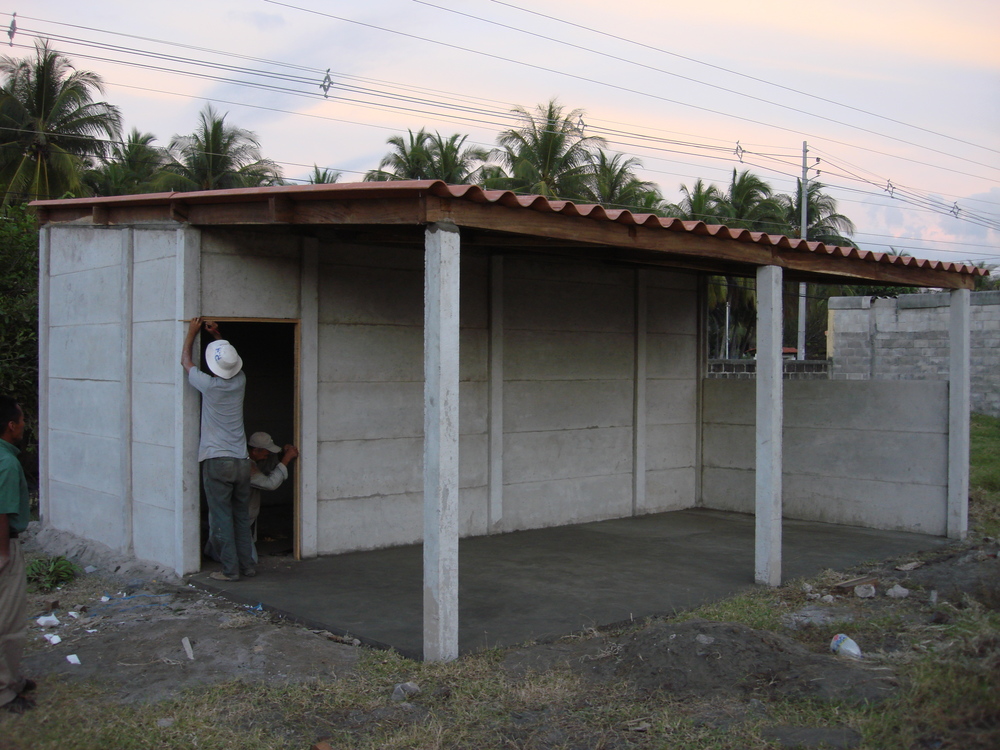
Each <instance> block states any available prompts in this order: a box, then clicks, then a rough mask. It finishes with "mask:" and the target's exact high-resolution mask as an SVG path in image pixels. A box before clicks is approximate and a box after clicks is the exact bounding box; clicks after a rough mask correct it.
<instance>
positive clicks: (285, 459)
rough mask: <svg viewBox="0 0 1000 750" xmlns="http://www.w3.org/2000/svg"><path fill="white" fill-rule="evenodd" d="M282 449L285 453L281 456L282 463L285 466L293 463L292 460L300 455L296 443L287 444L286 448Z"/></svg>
mask: <svg viewBox="0 0 1000 750" xmlns="http://www.w3.org/2000/svg"><path fill="white" fill-rule="evenodd" d="M282 451H283V453H282V456H281V463H283V464H284V465H285V466H288V464H289V463H291V461H292V460H293V459H295V458H297V457H298V455H299V449H298V448H296V447H295V446H294V445H286V446H285V447H284V448H282Z"/></svg>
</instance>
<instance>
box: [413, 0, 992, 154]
mask: <svg viewBox="0 0 1000 750" xmlns="http://www.w3.org/2000/svg"><path fill="white" fill-rule="evenodd" d="M415 1H416V2H423V0H415ZM489 1H490V2H492V3H495V4H497V5H503V6H506V7H508V8H513V9H514V10H518V11H521V12H522V13H529V14H531V15H533V16H537V17H540V18H546V19H548V20H550V21H555V22H557V23H560V24H564V25H566V26H571V27H574V28H577V29H581V30H583V31H588V32H590V33H592V34H598V35H600V36H603V37H606V38H610V39H615V40H617V41H620V42H625V43H627V44H631V45H634V46H636V47H641V48H644V49H647V50H651V51H653V52H659V53H661V54H664V55H669V56H671V57H675V58H678V59H681V60H686V61H688V62H692V63H696V64H698V65H703V66H705V67H707V68H712V69H714V70H718V71H721V72H724V73H728V74H730V75H734V76H739V77H740V78H743V79H746V80H750V81H755V82H757V83H763V84H766V85H768V86H772V87H774V88H778V89H782V90H784V91H788V92H790V93H793V94H798V95H799V96H805V97H808V98H810V99H815V100H817V101H821V102H825V103H827V104H833V105H836V106H838V107H844V108H845V109H850V110H853V111H854V112H858V113H860V114H864V115H868V116H870V117H876V118H879V119H882V120H885V121H887V122H891V123H893V124H895V125H903V126H905V127H908V128H912V129H914V130H920V131H923V132H925V133H928V134H930V135H936V136H939V137H941V138H946V139H949V140H952V141H955V142H957V143H962V144H965V145H967V146H973V147H975V148H980V149H983V150H986V151H991V152H993V153H996V154H1000V149H995V148H990V147H989V146H983V145H982V144H979V143H975V142H973V141H968V140H965V139H964V138H957V137H955V136H951V135H947V134H945V133H941V132H939V131H936V130H931V129H930V128H925V127H923V126H921V125H915V124H913V123H912V122H906V121H905V120H898V119H896V118H893V117H888V116H887V115H882V114H879V113H877V112H872V111H870V110H867V109H863V108H861V107H855V106H853V105H850V104H845V103H844V102H838V101H836V100H834V99H829V98H827V97H825V96H820V95H819V94H814V93H811V92H808V91H802V90H801V89H796V88H793V87H791V86H786V85H783V84H780V83H775V82H774V81H768V80H767V79H765V78H760V77H758V76H753V75H750V74H749V73H744V72H742V71H738V70H733V69H731V68H726V67H724V66H722V65H716V64H714V63H710V62H706V61H704V60H699V59H697V58H694V57H689V56H687V55H682V54H679V53H677V52H671V51H669V50H666V49H663V48H662V47H654V46H653V45H651V44H644V43H642V42H638V41H636V40H634V39H628V38H626V37H622V36H619V35H617V34H612V33H610V32H608V31H602V30H601V29H595V28H593V27H590V26H586V25H584V24H580V23H576V22H574V21H568V20H566V19H564V18H559V17H557V16H551V15H548V14H545V13H541V12H539V11H536V10H531V9H529V8H524V7H522V6H519V5H516V4H514V3H511V2H505V0H489Z"/></svg>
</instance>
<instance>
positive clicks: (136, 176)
mask: <svg viewBox="0 0 1000 750" xmlns="http://www.w3.org/2000/svg"><path fill="white" fill-rule="evenodd" d="M155 140H156V136H154V135H153V134H152V133H140V132H139V129H138V128H132V132H131V133H129V136H128V139H127V140H125V141H119V142H118V143H115V144H114V145H113V146H112V147H111V154H110V155H109V156H108V157H107V158H104V159H102V160H101V164H100V165H99V166H98V167H96V168H94V169H91V170H89V171H88V172H87V173H86V174H85V175H84V181H85V182H86V183H87V185H88V186H90V188H91V191H92V192H93V193H94V195H134V194H136V193H152V192H156V191H158V190H161V189H163V188H164V187H165V184H164V174H163V167H164V165H165V164H166V161H167V156H166V153H165V152H164V150H163V149H162V148H157V147H155V146H153V141H155Z"/></svg>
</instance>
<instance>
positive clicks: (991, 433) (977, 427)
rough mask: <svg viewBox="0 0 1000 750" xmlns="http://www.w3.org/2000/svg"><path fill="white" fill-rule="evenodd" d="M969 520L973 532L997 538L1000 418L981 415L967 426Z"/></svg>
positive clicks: (999, 503)
mask: <svg viewBox="0 0 1000 750" xmlns="http://www.w3.org/2000/svg"><path fill="white" fill-rule="evenodd" d="M969 519H970V522H971V523H970V525H971V526H972V529H973V531H975V532H976V533H979V534H982V535H984V536H990V537H993V538H994V539H995V538H997V537H1000V419H997V418H996V417H988V416H986V415H984V414H973V415H972V423H971V427H970V448H969Z"/></svg>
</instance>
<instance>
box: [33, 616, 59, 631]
mask: <svg viewBox="0 0 1000 750" xmlns="http://www.w3.org/2000/svg"><path fill="white" fill-rule="evenodd" d="M35 622H37V623H38V626H39V627H42V628H56V627H59V625H60V624H61V623H60V622H59V618H58V617H56V616H55V615H43V616H42V617H39V618H38V619H37V620H35Z"/></svg>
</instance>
